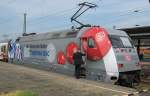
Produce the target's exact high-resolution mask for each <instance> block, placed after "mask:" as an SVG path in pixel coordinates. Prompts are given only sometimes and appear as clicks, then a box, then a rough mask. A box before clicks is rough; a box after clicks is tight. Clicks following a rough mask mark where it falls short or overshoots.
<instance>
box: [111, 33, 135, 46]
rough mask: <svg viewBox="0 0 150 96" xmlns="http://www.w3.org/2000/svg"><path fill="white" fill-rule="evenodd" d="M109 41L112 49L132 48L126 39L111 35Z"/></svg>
mask: <svg viewBox="0 0 150 96" xmlns="http://www.w3.org/2000/svg"><path fill="white" fill-rule="evenodd" d="M110 39H111V43H112V45H113V47H114V48H131V47H133V45H132V43H131V41H130V39H129V38H128V37H125V36H115V35H111V36H110Z"/></svg>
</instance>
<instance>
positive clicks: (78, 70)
mask: <svg viewBox="0 0 150 96" xmlns="http://www.w3.org/2000/svg"><path fill="white" fill-rule="evenodd" d="M75 77H76V78H80V65H76V66H75Z"/></svg>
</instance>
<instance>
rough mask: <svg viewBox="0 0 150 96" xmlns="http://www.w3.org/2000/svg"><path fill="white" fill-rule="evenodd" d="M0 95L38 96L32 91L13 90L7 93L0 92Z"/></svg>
mask: <svg viewBox="0 0 150 96" xmlns="http://www.w3.org/2000/svg"><path fill="white" fill-rule="evenodd" d="M0 96H38V95H37V94H36V93H34V92H32V91H14V92H10V93H7V94H4V93H2V94H0Z"/></svg>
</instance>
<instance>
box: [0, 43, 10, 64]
mask: <svg viewBox="0 0 150 96" xmlns="http://www.w3.org/2000/svg"><path fill="white" fill-rule="evenodd" d="M0 60H1V61H5V62H7V61H8V42H1V43H0Z"/></svg>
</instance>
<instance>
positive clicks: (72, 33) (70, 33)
mask: <svg viewBox="0 0 150 96" xmlns="http://www.w3.org/2000/svg"><path fill="white" fill-rule="evenodd" d="M89 28H90V27H85V28H82V29H81V30H72V29H66V30H61V31H55V32H47V33H40V34H37V35H29V36H23V37H21V38H20V41H21V42H26V41H38V40H48V39H60V38H73V37H77V38H80V36H82V34H83V33H84V32H85V31H86V30H87V29H89ZM106 30H107V31H108V33H109V34H110V35H119V36H127V34H126V33H125V32H124V31H121V30H116V29H106ZM78 33H79V34H78Z"/></svg>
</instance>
